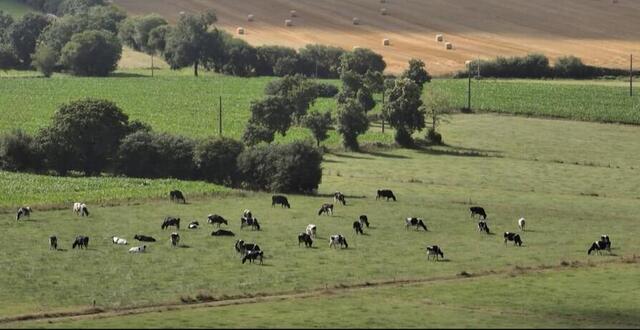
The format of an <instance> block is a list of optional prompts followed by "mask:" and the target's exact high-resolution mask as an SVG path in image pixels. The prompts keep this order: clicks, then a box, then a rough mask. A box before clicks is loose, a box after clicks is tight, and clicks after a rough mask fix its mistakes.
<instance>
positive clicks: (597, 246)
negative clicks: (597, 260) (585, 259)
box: [587, 235, 611, 255]
mask: <svg viewBox="0 0 640 330" xmlns="http://www.w3.org/2000/svg"><path fill="white" fill-rule="evenodd" d="M604 250H607V251H609V253H611V240H610V239H609V236H607V235H602V236H600V240H599V241H595V242H593V243H592V244H591V247H590V248H589V250H588V251H587V254H589V255H590V254H591V252H593V251H596V254H602V252H601V251H604Z"/></svg>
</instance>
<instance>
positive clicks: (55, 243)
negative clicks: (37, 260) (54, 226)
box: [49, 236, 58, 250]
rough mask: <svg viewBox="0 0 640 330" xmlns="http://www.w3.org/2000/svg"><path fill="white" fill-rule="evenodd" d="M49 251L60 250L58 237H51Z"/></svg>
mask: <svg viewBox="0 0 640 330" xmlns="http://www.w3.org/2000/svg"><path fill="white" fill-rule="evenodd" d="M49 249H50V250H57V249H58V238H57V237H56V236H49Z"/></svg>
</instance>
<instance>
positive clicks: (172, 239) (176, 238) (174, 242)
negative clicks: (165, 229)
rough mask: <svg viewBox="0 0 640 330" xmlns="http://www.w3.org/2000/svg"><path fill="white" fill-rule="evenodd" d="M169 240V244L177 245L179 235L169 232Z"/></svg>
mask: <svg viewBox="0 0 640 330" xmlns="http://www.w3.org/2000/svg"><path fill="white" fill-rule="evenodd" d="M170 240H171V246H173V247H176V246H178V243H180V235H178V233H176V232H173V233H171V236H170Z"/></svg>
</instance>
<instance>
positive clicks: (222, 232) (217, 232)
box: [211, 229, 236, 236]
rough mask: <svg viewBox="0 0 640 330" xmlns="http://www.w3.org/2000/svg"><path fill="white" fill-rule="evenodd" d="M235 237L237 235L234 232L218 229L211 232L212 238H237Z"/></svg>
mask: <svg viewBox="0 0 640 330" xmlns="http://www.w3.org/2000/svg"><path fill="white" fill-rule="evenodd" d="M235 235H236V234H234V233H233V232H232V231H230V230H224V229H218V230H214V231H212V232H211V236H235Z"/></svg>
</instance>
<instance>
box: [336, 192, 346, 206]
mask: <svg viewBox="0 0 640 330" xmlns="http://www.w3.org/2000/svg"><path fill="white" fill-rule="evenodd" d="M333 202H334V203H338V202H340V203H342V205H347V200H346V199H345V196H344V194H343V193H341V192H339V191H336V192H335V193H334V194H333Z"/></svg>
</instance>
